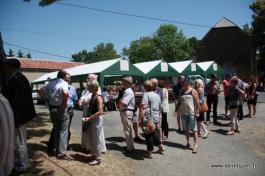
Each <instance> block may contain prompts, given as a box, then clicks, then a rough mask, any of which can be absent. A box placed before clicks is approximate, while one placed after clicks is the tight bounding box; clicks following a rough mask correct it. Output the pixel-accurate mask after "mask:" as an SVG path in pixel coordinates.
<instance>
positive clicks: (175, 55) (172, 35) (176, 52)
mask: <svg viewBox="0 0 265 176" xmlns="http://www.w3.org/2000/svg"><path fill="white" fill-rule="evenodd" d="M197 42H198V41H197V39H196V38H195V37H192V38H190V39H186V37H185V36H184V34H183V32H182V31H181V30H178V28H177V27H176V26H174V25H172V24H164V25H161V26H160V27H159V29H158V30H157V31H156V32H155V33H154V34H153V36H152V37H141V38H140V39H138V40H135V41H132V42H131V43H130V47H129V48H124V49H123V55H125V56H128V57H129V59H130V61H131V62H132V63H137V62H145V61H150V60H160V59H163V60H165V61H167V62H174V61H178V60H183V59H187V58H189V57H191V56H193V55H194V53H195V49H194V46H195V44H196V43H197Z"/></svg>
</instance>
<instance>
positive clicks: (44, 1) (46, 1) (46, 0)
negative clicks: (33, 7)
mask: <svg viewBox="0 0 265 176" xmlns="http://www.w3.org/2000/svg"><path fill="white" fill-rule="evenodd" d="M23 1H25V2H30V1H31V0H23ZM55 1H59V0H39V6H43V7H44V6H48V5H50V4H52V3H54V2H55Z"/></svg>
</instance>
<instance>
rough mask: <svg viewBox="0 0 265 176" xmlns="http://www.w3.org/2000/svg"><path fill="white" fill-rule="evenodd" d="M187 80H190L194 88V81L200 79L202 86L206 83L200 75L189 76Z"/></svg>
mask: <svg viewBox="0 0 265 176" xmlns="http://www.w3.org/2000/svg"><path fill="white" fill-rule="evenodd" d="M187 78H188V79H189V80H190V83H191V84H192V85H193V86H194V84H195V80H196V79H201V80H202V81H203V82H204V84H205V83H206V80H205V79H204V78H203V77H202V76H201V75H189V76H187Z"/></svg>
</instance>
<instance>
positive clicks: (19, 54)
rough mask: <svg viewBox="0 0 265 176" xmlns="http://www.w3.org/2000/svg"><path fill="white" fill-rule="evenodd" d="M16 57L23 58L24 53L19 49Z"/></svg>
mask: <svg viewBox="0 0 265 176" xmlns="http://www.w3.org/2000/svg"><path fill="white" fill-rule="evenodd" d="M17 57H24V53H23V52H22V51H21V50H20V49H19V50H18V52H17Z"/></svg>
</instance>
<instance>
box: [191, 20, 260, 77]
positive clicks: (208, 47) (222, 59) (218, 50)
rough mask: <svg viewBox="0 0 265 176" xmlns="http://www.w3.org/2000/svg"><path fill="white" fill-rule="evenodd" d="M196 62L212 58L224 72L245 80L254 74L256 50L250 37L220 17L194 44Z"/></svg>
mask: <svg viewBox="0 0 265 176" xmlns="http://www.w3.org/2000/svg"><path fill="white" fill-rule="evenodd" d="M196 59H197V62H203V61H208V60H214V61H215V62H217V63H218V65H220V66H221V67H222V68H223V69H224V73H236V74H238V75H239V76H240V77H241V78H242V79H244V80H247V79H248V78H249V76H250V75H251V74H256V68H257V66H256V52H255V50H254V48H253V47H252V43H251V39H250V38H249V36H248V35H246V34H245V33H244V32H243V31H242V29H240V28H239V27H238V26H237V25H235V24H234V23H233V22H231V21H230V20H228V19H227V18H222V19H221V20H220V21H219V22H217V23H216V24H215V25H214V26H213V27H212V28H211V29H210V30H209V32H208V33H207V34H206V35H205V36H204V37H203V38H202V40H201V41H200V42H199V43H198V44H197V46H196Z"/></svg>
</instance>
